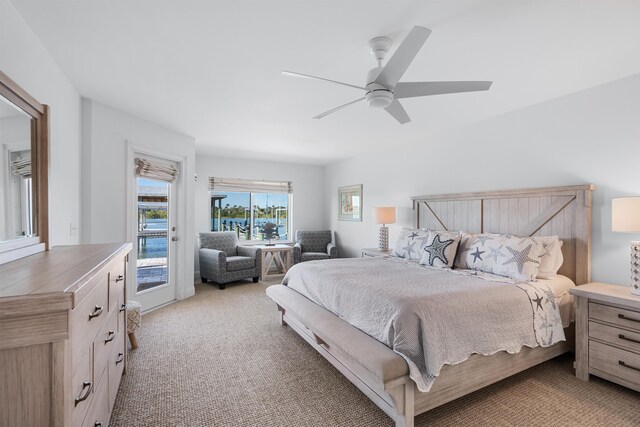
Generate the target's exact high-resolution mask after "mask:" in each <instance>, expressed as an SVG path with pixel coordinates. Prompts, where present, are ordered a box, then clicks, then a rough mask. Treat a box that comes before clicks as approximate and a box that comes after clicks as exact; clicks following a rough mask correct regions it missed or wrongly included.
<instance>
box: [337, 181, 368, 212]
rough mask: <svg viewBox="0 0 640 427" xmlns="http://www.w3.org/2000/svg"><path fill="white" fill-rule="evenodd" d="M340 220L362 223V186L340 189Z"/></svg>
mask: <svg viewBox="0 0 640 427" xmlns="http://www.w3.org/2000/svg"><path fill="white" fill-rule="evenodd" d="M338 204H339V206H338V209H339V210H338V219H339V220H340V221H362V184H360V185H351V186H349V187H340V188H338Z"/></svg>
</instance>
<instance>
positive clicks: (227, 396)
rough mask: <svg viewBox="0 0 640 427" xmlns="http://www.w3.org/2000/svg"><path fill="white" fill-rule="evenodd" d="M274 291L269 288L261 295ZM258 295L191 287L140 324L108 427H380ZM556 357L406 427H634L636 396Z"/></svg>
mask: <svg viewBox="0 0 640 427" xmlns="http://www.w3.org/2000/svg"><path fill="white" fill-rule="evenodd" d="M273 283H277V281H276V280H274V279H271V284H273ZM268 285H269V283H265V282H259V283H258V284H253V283H251V281H246V282H241V283H237V284H229V285H227V289H225V290H224V291H220V290H218V288H217V286H215V285H214V286H211V285H207V284H198V285H196V295H195V296H194V297H192V298H189V299H188V300H185V301H182V302H179V303H176V304H173V305H170V306H168V307H165V308H163V309H161V310H158V311H156V312H153V313H150V314H148V315H145V316H144V317H143V325H142V329H140V330H139V333H138V339H139V342H140V347H139V348H138V349H137V350H133V351H130V352H129V364H128V367H127V374H126V375H125V376H124V378H123V380H122V383H121V386H120V390H119V393H118V398H117V400H116V404H115V407H114V411H113V415H112V417H111V425H112V426H295V427H298V426H323V427H324V426H366V427H376V426H392V425H393V422H392V421H391V419H390V418H389V417H387V415H386V414H384V413H383V412H382V411H381V410H380V409H378V408H377V407H376V406H375V405H373V404H372V403H371V402H370V401H369V400H368V399H367V398H366V397H365V396H364V394H362V393H361V392H360V391H359V390H358V389H357V388H355V387H354V386H353V385H351V383H350V382H349V381H347V380H346V379H345V378H344V377H343V376H342V375H341V374H340V373H339V372H338V371H337V370H336V369H335V368H333V367H332V366H331V365H330V364H329V363H328V362H327V361H325V360H324V358H322V357H321V356H320V355H318V354H317V353H316V352H315V351H314V350H313V349H312V348H311V347H310V346H309V345H308V344H307V343H306V342H305V341H304V340H303V339H302V338H300V337H299V336H298V335H297V334H296V333H295V332H293V331H292V330H291V329H290V328H288V327H282V326H280V325H279V324H278V321H277V319H278V313H277V311H276V308H275V304H274V303H273V302H271V300H270V299H269V298H268V297H267V296H266V295H265V289H266V287H267V286H268ZM571 362H572V357H571V356H563V357H560V358H557V359H554V360H552V361H549V362H547V363H544V364H542V365H539V366H537V367H535V368H532V369H529V370H528V371H525V372H522V373H520V374H518V375H516V376H513V377H511V378H508V379H506V380H504V381H501V382H499V383H497V384H494V385H492V386H490V387H487V388H485V389H483V390H480V391H477V392H475V393H472V394H470V395H468V396H465V397H463V398H461V399H458V400H456V401H454V402H451V403H449V404H447V405H444V406H441V407H439V408H436V409H434V410H432V411H430V412H427V413H426V414H422V415H420V416H418V417H417V418H416V425H417V426H428V425H429V426H430V425H437V426H461V425H465V426H467V425H469V426H470V425H473V426H534V425H535V426H540V425H546V426H640V394H639V393H636V392H634V391H631V390H628V389H625V388H623V387H619V386H617V385H615V384H612V383H609V382H606V381H604V380H599V379H597V378H595V379H592V381H590V382H588V383H585V382H582V381H580V380H578V379H576V378H575V377H574V376H573V369H572V367H571Z"/></svg>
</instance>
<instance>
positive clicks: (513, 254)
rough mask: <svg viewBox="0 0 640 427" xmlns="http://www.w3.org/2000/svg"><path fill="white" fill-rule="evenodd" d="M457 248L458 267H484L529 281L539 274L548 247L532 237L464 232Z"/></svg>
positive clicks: (485, 269) (484, 268)
mask: <svg viewBox="0 0 640 427" xmlns="http://www.w3.org/2000/svg"><path fill="white" fill-rule="evenodd" d="M458 252H459V257H458V258H457V259H456V267H458V268H468V269H471V270H477V271H484V272H486V273H492V274H497V275H499V276H506V277H510V278H512V279H514V280H519V281H526V282H528V281H532V280H535V279H536V277H537V276H538V270H539V267H540V259H541V258H542V255H543V254H544V252H545V249H544V248H543V247H542V245H541V244H540V243H538V242H536V241H535V240H534V239H532V238H530V237H527V238H522V237H515V236H503V235H498V234H467V233H465V234H464V235H463V236H462V240H461V243H460V247H459V249H458Z"/></svg>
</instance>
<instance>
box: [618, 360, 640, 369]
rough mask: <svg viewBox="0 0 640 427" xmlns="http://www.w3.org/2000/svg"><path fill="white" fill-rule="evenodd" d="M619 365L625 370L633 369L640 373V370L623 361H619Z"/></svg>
mask: <svg viewBox="0 0 640 427" xmlns="http://www.w3.org/2000/svg"><path fill="white" fill-rule="evenodd" d="M618 364H619V365H621V366H624V367H625V368H629V369H633V370H634V371H640V368H636V367H635V366H631V365H627V364H626V363H624V361H623V360H618Z"/></svg>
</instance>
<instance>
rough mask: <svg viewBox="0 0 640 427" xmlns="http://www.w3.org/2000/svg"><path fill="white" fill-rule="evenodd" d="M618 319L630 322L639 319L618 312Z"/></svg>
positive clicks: (638, 320)
mask: <svg viewBox="0 0 640 427" xmlns="http://www.w3.org/2000/svg"><path fill="white" fill-rule="evenodd" d="M618 319H624V320H630V321H632V322H638V323H640V319H633V318H631V317H626V316H625V315H624V314H618Z"/></svg>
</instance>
